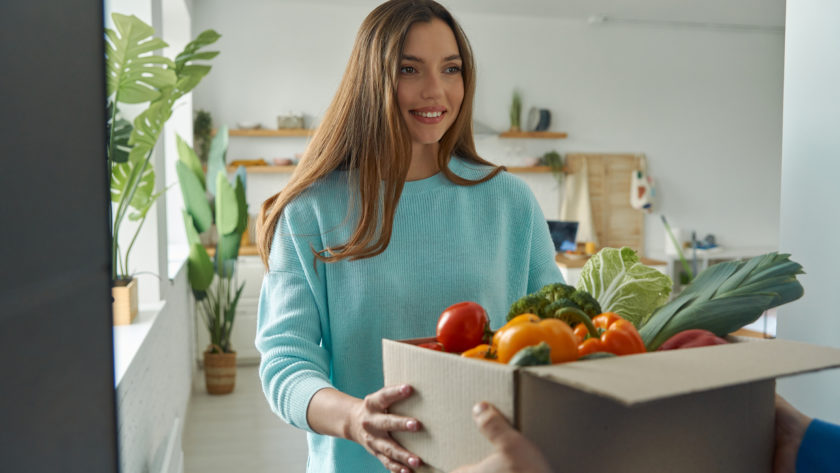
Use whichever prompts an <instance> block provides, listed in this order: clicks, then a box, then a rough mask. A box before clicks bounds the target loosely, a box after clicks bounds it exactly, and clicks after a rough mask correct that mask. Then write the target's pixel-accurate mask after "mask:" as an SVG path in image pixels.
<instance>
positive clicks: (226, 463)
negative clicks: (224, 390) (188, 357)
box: [183, 366, 307, 473]
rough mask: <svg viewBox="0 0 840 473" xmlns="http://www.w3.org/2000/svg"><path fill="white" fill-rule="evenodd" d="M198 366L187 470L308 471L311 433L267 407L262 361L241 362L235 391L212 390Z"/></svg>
mask: <svg viewBox="0 0 840 473" xmlns="http://www.w3.org/2000/svg"><path fill="white" fill-rule="evenodd" d="M203 382H204V374H203V372H199V373H198V375H197V376H196V383H195V384H194V386H193V393H192V398H191V399H190V404H189V408H188V410H187V420H186V423H185V424H184V440H183V449H184V472H185V473H234V472H243V473H244V472H247V473H268V472H271V473H287V472H289V473H292V472H300V473H303V472H304V471H306V450H307V448H306V433H305V432H304V431H302V430H299V429H296V428H294V427H291V426H289V425H288V424H286V423H285V422H283V421H282V420H281V419H280V418H279V417H277V416H276V415H275V414H274V413H273V412H271V409H270V408H269V407H268V403H267V402H266V400H265V396H264V395H263V393H262V387H261V386H260V382H259V376H258V374H257V366H239V367H237V373H236V389H234V392H233V393H232V394H228V395H223V396H211V395H209V394H207V391H206V390H205V389H204V385H203Z"/></svg>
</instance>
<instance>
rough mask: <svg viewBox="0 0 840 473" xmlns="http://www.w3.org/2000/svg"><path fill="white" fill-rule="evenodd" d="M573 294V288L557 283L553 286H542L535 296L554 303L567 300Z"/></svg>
mask: <svg viewBox="0 0 840 473" xmlns="http://www.w3.org/2000/svg"><path fill="white" fill-rule="evenodd" d="M574 292H575V288H574V286H569V285H568V284H563V283H562V282H557V283H554V284H548V285H546V286H543V288H542V289H540V290H539V291H538V292H537V294H540V295H541V296H543V297H544V298H546V299H548V301H549V302H554V301H556V300H558V299H563V298H568V297H569V296H571V295H572V294H573V293H574Z"/></svg>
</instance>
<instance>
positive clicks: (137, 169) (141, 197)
mask: <svg viewBox="0 0 840 473" xmlns="http://www.w3.org/2000/svg"><path fill="white" fill-rule="evenodd" d="M129 159H130V161H128V162H125V163H120V164H115V165H114V166H113V168H112V170H111V200H112V201H113V202H120V201H122V200H123V199H128V198H129V194H130V193H131V189H132V188H133V187H136V190H135V191H134V196H133V197H131V202H129V205H131V206H132V207H134V208H135V209H137V210H140V211H142V210H143V209H144V208H146V207H148V206H150V205H151V202H153V199H151V197H152V193H153V192H154V189H155V172H154V171H153V170H152V167H151V166H149V165H145V169H143V167H144V164H145V163H146V160H145V159H143V160H140V158H139V157H138V156H136V155H135V156H131V155H129Z"/></svg>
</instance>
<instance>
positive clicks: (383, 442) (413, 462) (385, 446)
mask: <svg viewBox="0 0 840 473" xmlns="http://www.w3.org/2000/svg"><path fill="white" fill-rule="evenodd" d="M372 446H373V448H374V450H375V451H377V452H379V455H384V456H385V457H386V458H388V459H389V460H391V461H392V462H395V463H398V464H399V465H400V467H404V468H406V469H408V468H410V467H418V466H420V458H418V457H417V455H414V454H412V453H411V452H409V451H408V450H406V449H404V448H402V447H401V446H400V445H399V444H398V443H397V442H395V441H393V440H388V439H384V438H378V439H376V440H375V441H374V442H373V445H372ZM385 467H386V468H390V467H389V466H388V465H387V464H386V465H385Z"/></svg>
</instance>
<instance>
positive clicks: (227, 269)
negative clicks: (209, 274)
mask: <svg viewBox="0 0 840 473" xmlns="http://www.w3.org/2000/svg"><path fill="white" fill-rule="evenodd" d="M241 240H242V236H241V235H237V234H235V233H228V234H227V235H221V236H220V237H219V242H218V243H216V273H217V274H218V275H219V276H221V277H223V278H230V277H233V273H234V270H235V269H236V267H235V265H236V259H237V258H238V257H239V242H240V241H241Z"/></svg>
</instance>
